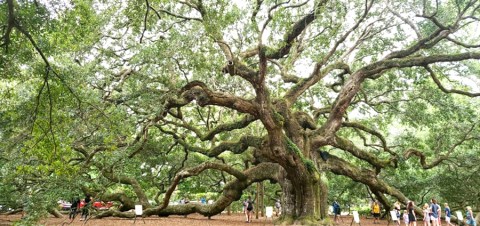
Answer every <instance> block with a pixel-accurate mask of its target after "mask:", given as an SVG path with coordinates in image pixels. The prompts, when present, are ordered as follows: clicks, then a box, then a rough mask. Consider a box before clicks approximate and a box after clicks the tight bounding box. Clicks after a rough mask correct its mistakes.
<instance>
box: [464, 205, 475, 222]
mask: <svg viewBox="0 0 480 226" xmlns="http://www.w3.org/2000/svg"><path fill="white" fill-rule="evenodd" d="M465 215H466V216H467V222H466V223H467V225H470V226H477V222H476V221H475V217H474V216H473V212H472V207H470V206H467V212H466V213H465Z"/></svg>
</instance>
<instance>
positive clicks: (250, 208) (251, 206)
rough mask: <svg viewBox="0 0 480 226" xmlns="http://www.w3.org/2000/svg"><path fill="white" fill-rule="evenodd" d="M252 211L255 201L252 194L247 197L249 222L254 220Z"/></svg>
mask: <svg viewBox="0 0 480 226" xmlns="http://www.w3.org/2000/svg"><path fill="white" fill-rule="evenodd" d="M252 212H253V201H252V198H251V197H250V196H248V199H247V222H248V223H251V222H252Z"/></svg>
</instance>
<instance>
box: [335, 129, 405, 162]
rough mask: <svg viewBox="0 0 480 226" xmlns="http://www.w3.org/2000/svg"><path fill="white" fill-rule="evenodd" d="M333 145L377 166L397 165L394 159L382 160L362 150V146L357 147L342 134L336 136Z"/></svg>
mask: <svg viewBox="0 0 480 226" xmlns="http://www.w3.org/2000/svg"><path fill="white" fill-rule="evenodd" d="M332 146H333V147H336V148H339V149H341V150H344V151H346V152H348V153H350V154H352V155H353V156H355V157H357V158H359V159H361V160H364V161H366V162H368V163H369V164H370V165H372V166H374V167H375V168H380V169H383V168H386V167H387V166H390V165H395V164H394V159H386V160H382V159H380V158H379V157H378V156H377V155H374V154H372V153H370V152H367V151H364V150H362V149H361V148H359V147H357V146H356V145H355V144H354V143H353V142H352V141H350V140H348V139H345V138H342V137H340V136H335V139H334V142H333V144H332Z"/></svg>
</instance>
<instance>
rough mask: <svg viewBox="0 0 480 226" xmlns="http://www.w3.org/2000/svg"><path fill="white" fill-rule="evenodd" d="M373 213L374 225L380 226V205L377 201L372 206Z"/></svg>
mask: <svg viewBox="0 0 480 226" xmlns="http://www.w3.org/2000/svg"><path fill="white" fill-rule="evenodd" d="M372 213H373V223H374V224H379V223H380V222H378V221H379V218H380V204H379V203H378V201H377V200H375V201H374V202H373V204H372Z"/></svg>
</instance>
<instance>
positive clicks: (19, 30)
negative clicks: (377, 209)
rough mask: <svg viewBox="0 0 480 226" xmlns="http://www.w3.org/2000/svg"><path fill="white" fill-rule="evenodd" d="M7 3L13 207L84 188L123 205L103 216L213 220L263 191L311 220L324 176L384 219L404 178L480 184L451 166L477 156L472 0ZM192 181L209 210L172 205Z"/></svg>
mask: <svg viewBox="0 0 480 226" xmlns="http://www.w3.org/2000/svg"><path fill="white" fill-rule="evenodd" d="M1 9H2V12H1V13H0V18H2V19H1V24H0V25H1V27H2V30H1V32H2V33H1V34H0V35H1V39H0V45H1V47H2V48H3V49H2V56H1V58H0V60H1V62H0V63H1V65H0V72H1V81H0V89H1V95H2V100H1V102H2V106H5V107H4V108H3V109H2V110H1V113H2V115H1V118H0V120H1V121H0V123H1V124H2V128H1V130H0V137H1V138H2V141H1V142H2V144H3V145H2V149H1V151H2V153H1V154H2V155H1V159H0V161H1V162H2V163H4V164H3V167H2V175H4V176H2V180H3V181H4V183H3V184H4V185H3V186H2V191H4V192H11V194H14V193H15V194H17V195H16V196H12V197H15V198H19V197H22V198H23V199H25V200H27V201H25V202H23V206H24V207H26V205H27V204H28V203H35V202H39V201H38V200H36V201H35V199H34V198H32V197H36V198H37V199H41V198H38V197H54V194H58V193H59V192H60V193H61V194H71V191H72V189H73V190H75V189H77V188H78V189H81V190H82V191H83V192H85V193H92V194H94V195H95V196H96V197H99V198H101V199H103V200H115V201H118V202H121V203H122V207H121V208H119V209H117V210H111V211H107V212H103V213H102V215H100V216H99V217H103V216H124V217H133V215H132V213H131V212H124V211H125V210H129V209H131V208H133V206H134V205H135V204H136V203H140V204H142V205H143V206H144V208H145V213H144V215H145V216H149V215H161V216H168V215H172V214H179V215H184V214H189V213H201V214H203V215H205V216H213V215H216V214H218V213H220V212H221V211H223V210H224V209H225V208H227V207H228V206H229V205H231V204H232V203H233V202H235V201H237V200H239V199H240V198H241V196H242V193H243V192H244V191H245V189H247V188H248V187H249V186H250V185H252V184H253V183H255V182H262V181H266V180H268V181H272V182H274V183H278V184H279V185H280V187H281V190H282V193H281V194H282V203H283V205H284V208H283V210H282V211H283V215H282V220H283V221H284V222H285V223H287V224H290V223H306V224H308V223H315V222H317V221H319V220H321V219H324V218H326V217H327V212H326V211H327V208H326V207H327V205H328V204H327V197H328V181H327V180H328V178H332V177H335V175H336V176H344V177H346V178H350V179H351V180H352V181H354V182H355V183H359V184H363V185H365V186H366V187H367V188H368V190H369V191H371V193H372V194H373V195H374V196H375V198H377V199H379V200H380V201H381V202H382V203H383V204H384V206H385V207H390V206H391V201H392V200H399V201H400V202H402V203H406V202H407V201H408V200H411V199H415V198H418V196H416V194H415V191H412V187H415V180H417V178H416V177H429V175H432V174H433V175H435V174H436V173H439V174H441V175H442V176H445V178H449V177H448V176H446V174H447V173H448V172H450V171H449V170H452V169H453V170H460V172H462V175H463V176H465V177H467V173H465V172H471V173H473V175H475V172H476V173H477V175H478V171H479V168H478V166H476V168H475V167H473V168H469V169H467V170H465V169H463V171H462V168H461V167H463V166H465V164H466V165H468V166H470V164H471V162H470V161H473V162H474V161H475V160H478V157H477V155H478V144H477V143H478V139H479V128H478V125H477V123H478V116H477V115H478V113H479V111H478V106H479V102H478V96H479V95H480V89H479V87H480V80H479V72H480V65H479V61H478V60H479V59H480V40H479V37H478V32H477V30H478V27H479V25H480V21H479V18H480V1H477V0H465V1H453V0H452V1H447V0H445V1H427V0H423V1H421V0H417V1H413V0H412V1H410V0H405V1H404V0H401V1H373V0H365V1H360V0H355V1H334V0H332V1H328V0H305V1H291V0H285V1H277V0H275V1H273V0H257V1H233V2H232V1H223V0H216V1H204V0H185V1H163V0H145V1H133V0H132V1H113V0H112V1H110V0H108V1H95V0H77V1H49V2H46V1H20V0H6V1H3V2H1ZM412 170H413V171H415V174H413V173H412ZM18 175H21V176H18ZM205 175H208V176H205ZM414 177H415V178H414ZM193 178H202V179H201V181H204V182H205V181H212V183H213V182H214V181H221V182H222V183H218V184H215V185H212V186H211V187H210V188H211V189H212V190H215V191H217V192H219V195H218V196H217V197H216V200H215V202H214V203H213V204H209V205H199V204H188V205H181V206H171V205H168V204H169V202H170V201H171V198H172V196H174V195H175V192H176V191H178V189H179V186H182V184H190V185H189V186H190V187H189V188H190V189H194V188H195V186H194V184H195V179H193ZM449 180H460V181H462V180H463V179H462V178H458V177H456V178H455V177H453V176H452V177H451V178H449ZM472 180H473V179H472ZM469 183H475V182H472V181H470V182H469ZM192 184H193V185H192ZM438 185H440V183H439V184H438ZM198 186H202V185H198ZM198 186H197V187H198ZM203 186H204V185H203ZM434 188H435V189H436V191H437V194H438V195H442V194H443V197H447V196H448V195H447V194H445V193H442V191H444V190H442V189H439V188H438V187H434ZM421 189H422V188H418V190H421ZM69 191H70V193H69ZM476 192H478V191H476ZM28 200H30V201H28ZM152 200H153V201H152ZM7 201H8V200H7ZM9 201H10V202H12V201H13V200H9ZM5 202H6V201H5ZM26 203H27V204H26ZM466 204H470V205H478V199H473V200H469V199H466V200H463V199H462V201H461V202H459V204H458V206H459V207H460V206H463V205H466ZM18 205H19V206H22V203H21V204H18ZM32 205H33V204H32ZM27 206H28V205H27ZM45 209H51V207H50V206H49V205H48V204H45Z"/></svg>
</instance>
